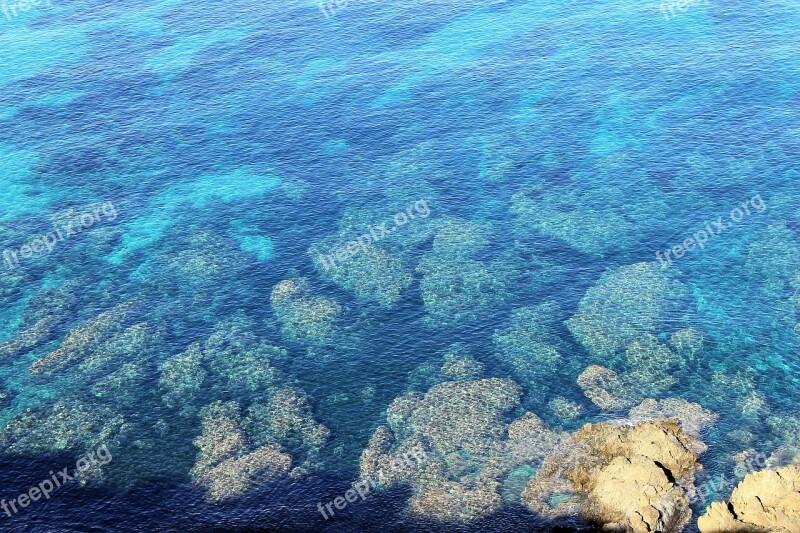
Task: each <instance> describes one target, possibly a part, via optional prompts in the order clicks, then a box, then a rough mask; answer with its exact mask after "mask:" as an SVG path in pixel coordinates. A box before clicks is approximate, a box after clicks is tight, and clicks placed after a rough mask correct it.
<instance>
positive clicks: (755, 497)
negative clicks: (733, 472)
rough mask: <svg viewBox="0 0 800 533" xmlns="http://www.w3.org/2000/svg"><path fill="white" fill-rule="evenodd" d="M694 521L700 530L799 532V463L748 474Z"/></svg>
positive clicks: (715, 532)
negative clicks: (725, 500) (731, 491)
mask: <svg viewBox="0 0 800 533" xmlns="http://www.w3.org/2000/svg"><path fill="white" fill-rule="evenodd" d="M697 525H698V527H699V528H700V531H702V533H737V532H738V533H768V532H775V533H797V532H800V465H798V464H797V463H795V464H792V465H789V466H787V467H785V468H779V469H777V470H762V471H760V472H753V473H750V474H748V475H747V476H745V478H744V479H743V480H742V481H741V482H740V483H739V485H738V486H737V487H736V488H735V489H734V490H733V494H731V497H730V499H729V500H728V501H727V502H714V503H712V504H711V505H710V506H709V507H708V508H707V509H706V511H705V514H703V515H702V516H701V517H700V518H699V519H698V521H697Z"/></svg>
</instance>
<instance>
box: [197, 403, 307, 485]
mask: <svg viewBox="0 0 800 533" xmlns="http://www.w3.org/2000/svg"><path fill="white" fill-rule="evenodd" d="M241 424H242V422H241V414H240V410H239V405H238V404H237V403H236V402H225V403H223V402H216V403H213V404H211V405H209V406H208V407H206V408H205V409H203V412H202V428H203V433H202V435H201V436H199V437H198V438H197V439H195V441H194V443H195V445H196V446H197V447H198V448H200V453H199V454H198V456H197V462H196V463H195V466H194V468H192V471H191V475H192V478H193V479H194V482H195V483H197V484H198V485H201V486H202V487H203V488H204V489H205V494H206V498H207V499H208V500H210V501H221V500H225V499H228V498H233V497H236V496H241V495H243V494H245V493H246V492H247V491H249V490H250V489H251V488H252V487H253V485H255V484H256V483H257V482H259V481H265V480H268V479H271V478H273V477H276V476H280V475H283V474H286V473H287V472H288V471H289V467H290V465H291V463H292V458H291V456H290V455H287V454H285V453H281V452H280V448H279V447H277V446H274V445H268V446H262V447H259V448H255V449H252V450H251V447H250V446H249V444H248V442H247V437H246V435H245V433H244V432H243V431H242V429H241Z"/></svg>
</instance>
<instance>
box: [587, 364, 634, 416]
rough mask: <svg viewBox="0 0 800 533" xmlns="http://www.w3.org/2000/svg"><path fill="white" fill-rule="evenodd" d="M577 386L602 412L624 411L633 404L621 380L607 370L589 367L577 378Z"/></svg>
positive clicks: (599, 367) (614, 373)
mask: <svg viewBox="0 0 800 533" xmlns="http://www.w3.org/2000/svg"><path fill="white" fill-rule="evenodd" d="M578 386H579V387H580V388H581V389H583V393H584V394H585V395H586V397H587V398H589V399H590V400H591V401H592V403H594V404H595V405H597V406H598V407H599V408H600V409H602V410H604V411H615V410H619V409H625V408H628V407H630V406H632V405H633V404H634V403H635V399H634V395H633V393H631V392H630V391H629V390H628V388H627V386H626V385H625V384H624V383H623V381H622V378H620V377H619V375H618V374H617V373H616V372H614V371H613V370H610V369H608V368H605V367H603V366H599V365H591V366H589V367H587V368H586V370H584V371H583V372H581V375H580V376H578Z"/></svg>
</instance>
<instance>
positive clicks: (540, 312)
mask: <svg viewBox="0 0 800 533" xmlns="http://www.w3.org/2000/svg"><path fill="white" fill-rule="evenodd" d="M558 314H559V308H558V306H557V305H556V304H555V303H552V302H548V303H545V304H542V305H537V306H533V307H523V308H521V309H515V310H514V311H513V312H512V313H511V324H510V326H509V327H508V328H507V329H505V330H497V331H495V332H494V335H493V336H492V341H493V344H494V352H495V357H496V358H497V359H498V360H500V361H503V362H504V363H505V364H508V365H509V366H511V367H512V368H513V369H514V372H515V376H516V377H517V378H518V379H519V380H520V382H521V383H524V384H526V385H530V386H531V387H536V388H537V389H538V388H542V387H547V386H548V384H549V382H550V381H551V380H552V378H553V377H554V376H555V375H556V374H557V373H558V371H559V369H560V368H562V367H563V366H564V365H565V363H566V362H565V360H564V357H563V356H562V355H561V352H562V351H563V349H564V346H563V343H562V341H561V340H560V339H559V336H558V334H557V333H556V331H555V329H554V326H555V322H556V321H557V320H558Z"/></svg>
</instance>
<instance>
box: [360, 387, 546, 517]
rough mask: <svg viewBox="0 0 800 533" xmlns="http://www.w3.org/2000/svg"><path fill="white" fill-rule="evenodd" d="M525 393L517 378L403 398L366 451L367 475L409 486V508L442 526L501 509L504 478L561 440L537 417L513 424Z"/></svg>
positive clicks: (385, 484) (382, 484)
mask: <svg viewBox="0 0 800 533" xmlns="http://www.w3.org/2000/svg"><path fill="white" fill-rule="evenodd" d="M521 393H522V391H521V389H520V388H519V387H518V386H517V385H516V384H515V383H513V382H512V381H508V380H504V379H496V378H492V379H483V380H479V381H470V382H446V383H441V384H439V385H436V386H434V387H432V388H431V389H430V390H429V391H428V392H427V393H426V394H424V395H422V394H417V393H409V394H407V395H405V396H401V397H400V398H397V399H396V400H395V401H394V402H393V403H392V405H391V406H390V407H389V409H388V410H387V421H388V423H389V427H385V426H381V427H379V428H378V429H377V430H376V431H375V434H374V435H373V437H372V440H371V441H370V444H369V446H368V447H367V449H365V450H364V452H363V453H362V456H361V476H362V478H363V479H374V478H378V480H379V483H378V485H379V487H380V488H390V487H392V486H395V485H410V486H411V488H412V492H413V494H412V497H411V499H410V500H409V510H410V511H411V512H412V513H414V514H416V515H420V516H424V517H426V518H431V519H434V520H437V521H452V522H459V523H464V522H471V521H475V520H479V519H481V518H484V517H486V516H488V515H490V514H491V513H493V512H496V511H497V510H499V509H500V508H501V507H502V505H503V499H502V497H501V487H502V485H503V483H504V482H503V481H502V480H503V479H504V478H506V476H507V475H508V474H509V473H510V472H511V471H512V470H513V469H514V468H516V467H518V466H520V465H523V464H538V462H539V461H541V460H542V459H543V458H544V457H545V456H547V455H548V454H549V453H551V452H552V450H553V449H554V448H555V446H557V444H558V442H559V440H560V436H559V435H558V434H556V433H554V432H552V431H550V430H548V429H547V428H546V426H545V425H544V423H543V422H542V421H541V420H540V419H539V418H538V417H536V416H535V415H533V414H531V413H528V414H526V415H525V416H523V417H522V418H520V419H519V420H517V421H515V422H513V423H511V424H509V423H508V422H506V416H507V415H508V414H509V412H510V411H511V410H512V409H514V408H515V407H517V406H518V405H519V399H520V395H521ZM409 455H411V456H413V460H411V459H408V457H409Z"/></svg>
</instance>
